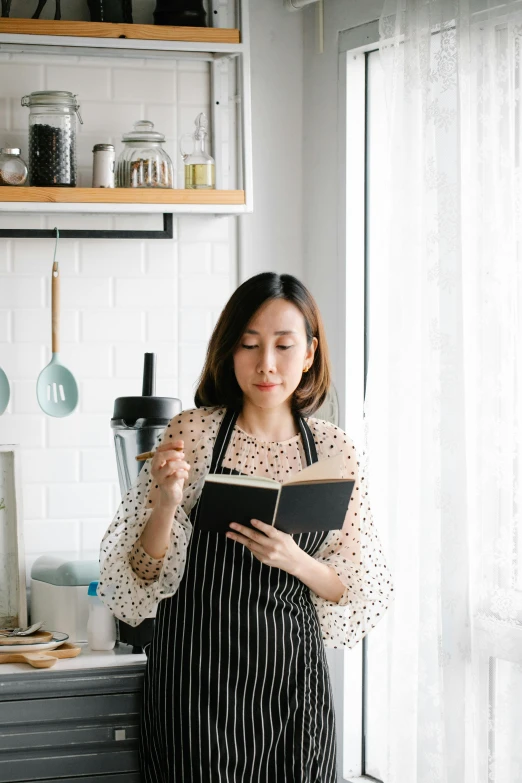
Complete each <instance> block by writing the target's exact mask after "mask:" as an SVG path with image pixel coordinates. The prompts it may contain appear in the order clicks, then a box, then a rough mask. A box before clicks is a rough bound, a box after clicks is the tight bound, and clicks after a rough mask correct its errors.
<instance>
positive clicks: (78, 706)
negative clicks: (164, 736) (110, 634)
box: [0, 664, 144, 783]
mask: <svg viewBox="0 0 522 783" xmlns="http://www.w3.org/2000/svg"><path fill="white" fill-rule="evenodd" d="M143 671H144V664H137V665H134V664H129V665H126V666H118V667H113V668H110V669H109V668H104V669H83V670H78V671H63V672H60V671H57V672H55V671H45V672H35V671H31V672H28V673H27V674H26V673H25V672H21V673H20V674H9V675H6V676H2V674H1V671H0V783H34V782H35V781H45V782H46V783H105V781H106V782H107V783H124V781H125V783H140V774H139V767H138V750H137V749H138V731H139V709H140V701H141V690H142V684H143Z"/></svg>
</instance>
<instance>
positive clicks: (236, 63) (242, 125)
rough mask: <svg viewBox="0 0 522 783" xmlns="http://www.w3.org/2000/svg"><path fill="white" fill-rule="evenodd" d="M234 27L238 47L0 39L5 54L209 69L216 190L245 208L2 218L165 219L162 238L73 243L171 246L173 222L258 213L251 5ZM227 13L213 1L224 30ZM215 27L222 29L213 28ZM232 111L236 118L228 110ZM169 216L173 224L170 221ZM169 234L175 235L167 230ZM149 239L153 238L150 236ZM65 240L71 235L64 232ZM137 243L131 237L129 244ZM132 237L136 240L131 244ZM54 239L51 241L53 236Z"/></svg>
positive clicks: (118, 208)
mask: <svg viewBox="0 0 522 783" xmlns="http://www.w3.org/2000/svg"><path fill="white" fill-rule="evenodd" d="M234 5H235V17H236V24H235V26H236V27H237V28H238V29H239V30H240V34H241V43H239V44H221V43H203V42H197V41H196V42H190V41H156V40H155V41H149V40H143V39H129V38H114V39H108V38H78V37H72V36H71V37H69V36H47V35H18V34H9V33H0V52H5V53H20V54H27V53H30V54H35V53H41V54H43V55H45V54H53V55H56V54H58V55H69V56H70V55H73V56H76V57H78V56H89V57H94V58H95V57H104V58H106V57H122V56H124V57H134V58H140V59H144V58H147V59H149V58H150V59H154V58H161V59H174V60H177V59H185V60H186V59H196V60H202V61H206V62H208V63H209V64H210V88H211V89H210V94H211V99H210V109H211V111H210V113H211V139H212V154H213V157H214V159H215V161H216V188H217V189H228V188H229V181H230V179H231V178H233V179H234V180H235V187H236V188H238V189H242V190H244V191H245V203H244V205H236V206H229V205H226V204H223V205H221V204H217V205H208V204H201V205H200V204H194V205H160V204H157V205H148V204H143V205H142V204H125V205H113V204H111V205H103V204H98V205H93V204H87V203H86V204H81V203H80V204H49V203H44V202H42V203H40V202H34V203H23V202H9V203H7V202H3V203H0V214H2V213H5V212H11V213H13V212H16V213H18V214H35V213H38V214H49V213H60V212H62V213H70V212H86V213H93V212H98V213H109V212H110V213H117V214H129V213H141V214H150V213H162V214H163V216H164V217H163V220H164V230H163V231H158V232H145V231H141V232H138V231H136V232H129V231H119V230H115V231H102V232H98V231H76V232H72V231H69V232H68V233H69V236H70V237H71V238H72V234H73V233H74V234H75V238H81V239H89V238H100V237H101V236H102V234H103V237H104V238H107V237H112V238H115V239H118V238H120V239H124V238H125V239H128V238H143V239H145V238H149V239H153V238H159V239H164V238H170V236H167V234H169V228H168V226H169V225H170V226H171V228H172V215H173V214H184V215H198V214H199V215H201V214H212V215H239V214H244V213H248V212H252V210H253V182H252V115H251V84H250V35H249V14H248V0H234ZM221 9H222V6H221V4H220V2H219V0H210V2H209V15H210V16H211V18H212V19H213V21H214V22H219V16H220V13H221ZM214 26H220V25H219V24H218V25H214ZM231 107H232V109H233V110H231ZM169 216H170V221H169V220H168V219H167V218H168V217H169ZM170 231H171V229H170ZM146 234H149V235H150V236H146ZM50 235H53V234H52V232H51V233H50V234H48V233H46V232H44V231H42V230H39V229H27V230H25V229H2V230H0V237H13V238H21V237H27V238H35V237H38V236H46V237H47V236H50ZM60 235H62V236H67V235H68V234H67V231H64V232H60ZM130 235H133V236H130ZM134 235H135V236H134ZM53 236H54V235H53Z"/></svg>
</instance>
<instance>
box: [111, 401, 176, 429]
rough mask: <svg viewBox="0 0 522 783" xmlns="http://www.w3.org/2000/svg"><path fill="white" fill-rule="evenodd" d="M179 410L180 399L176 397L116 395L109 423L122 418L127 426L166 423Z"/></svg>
mask: <svg viewBox="0 0 522 783" xmlns="http://www.w3.org/2000/svg"><path fill="white" fill-rule="evenodd" d="M180 411H181V400H179V399H178V398H177V397H117V398H116V399H115V400H114V412H113V417H112V419H111V423H112V424H113V425H114V424H115V423H116V421H117V420H120V419H123V420H124V421H125V423H126V425H127V426H129V427H133V426H138V427H144V426H158V425H160V424H161V423H162V422H164V423H165V425H166V424H168V422H169V421H170V420H171V419H172V418H174V416H175V415H176V414H177V413H179V412H180ZM151 419H156V421H155V422H154V421H150V420H151ZM138 420H142V421H140V422H139V423H138ZM147 420H149V421H147ZM158 420H159V421H158Z"/></svg>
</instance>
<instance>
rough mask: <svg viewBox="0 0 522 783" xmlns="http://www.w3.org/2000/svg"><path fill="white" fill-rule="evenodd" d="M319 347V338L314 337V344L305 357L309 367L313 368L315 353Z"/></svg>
mask: <svg viewBox="0 0 522 783" xmlns="http://www.w3.org/2000/svg"><path fill="white" fill-rule="evenodd" d="M318 345H319V340H318V339H317V337H312V342H311V344H310V347H309V348H308V349H307V351H306V355H305V360H306V362H305V363H306V365H307V366H308V367H311V366H312V363H313V361H314V355H315V351H316V349H317V346H318Z"/></svg>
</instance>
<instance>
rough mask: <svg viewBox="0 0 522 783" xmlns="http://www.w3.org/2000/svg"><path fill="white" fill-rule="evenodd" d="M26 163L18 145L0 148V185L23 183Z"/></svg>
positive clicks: (24, 181)
mask: <svg viewBox="0 0 522 783" xmlns="http://www.w3.org/2000/svg"><path fill="white" fill-rule="evenodd" d="M26 181H27V165H26V163H25V161H23V160H22V158H21V157H20V150H19V149H18V147H3V148H2V149H0V185H25V183H26Z"/></svg>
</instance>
